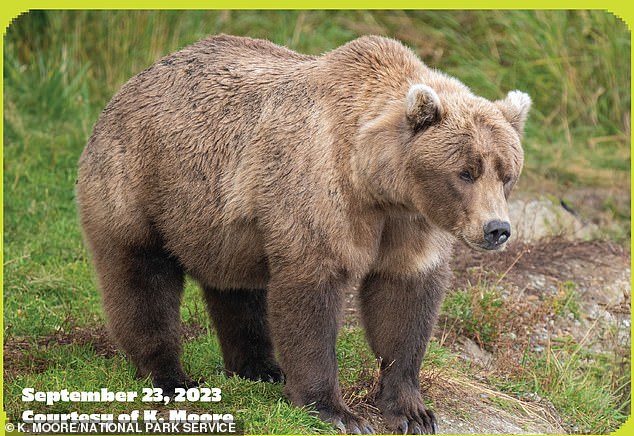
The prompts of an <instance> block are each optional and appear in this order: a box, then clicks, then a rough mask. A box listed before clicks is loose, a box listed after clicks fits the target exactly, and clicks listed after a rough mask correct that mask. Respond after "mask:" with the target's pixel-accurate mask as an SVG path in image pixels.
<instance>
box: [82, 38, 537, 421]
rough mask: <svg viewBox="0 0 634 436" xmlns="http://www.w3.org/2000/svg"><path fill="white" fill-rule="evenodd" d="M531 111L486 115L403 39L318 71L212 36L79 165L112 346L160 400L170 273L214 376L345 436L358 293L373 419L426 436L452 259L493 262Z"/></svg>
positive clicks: (98, 139) (152, 86)
mask: <svg viewBox="0 0 634 436" xmlns="http://www.w3.org/2000/svg"><path fill="white" fill-rule="evenodd" d="M529 106H530V98H529V97H528V96H527V95H526V94H524V93H521V92H518V91H513V92H510V93H509V94H508V96H507V97H506V98H505V99H503V100H500V101H496V102H490V101H488V100H485V99H483V98H481V97H477V96H475V95H473V94H472V93H471V92H470V91H469V89H468V88H467V87H466V86H464V85H463V84H462V83H460V82H459V81H458V80H456V79H453V78H451V77H448V76H446V75H444V74H442V73H440V72H438V71H435V70H432V69H430V68H428V67H426V66H425V65H424V64H423V63H422V62H421V61H420V60H419V59H418V58H417V57H416V56H415V55H414V54H413V53H412V52H411V51H410V50H409V49H407V48H405V47H404V46H403V45H401V44H400V43H399V42H397V41H394V40H391V39H387V38H382V37H376V36H369V37H363V38H359V39H357V40H355V41H352V42H350V43H348V44H346V45H344V46H342V47H340V48H338V49H336V50H333V51H331V52H329V53H326V54H324V55H323V56H317V57H314V56H305V55H301V54H298V53H295V52H293V51H290V50H288V49H286V48H283V47H279V46H277V45H274V44H272V43H270V42H267V41H262V40H255V39H249V38H238V37H232V36H214V37H210V38H207V39H204V40H202V41H200V42H198V43H196V44H193V45H191V46H189V47H187V48H184V49H183V50H180V51H179V52H176V53H174V54H172V55H170V56H167V57H165V58H163V59H162V60H160V61H158V62H157V63H156V64H154V65H153V66H151V67H150V68H148V69H147V70H145V71H143V72H142V73H140V74H138V75H137V76H135V77H133V78H132V79H131V80H130V81H129V82H128V83H126V84H125V85H124V86H123V88H122V89H121V91H120V92H119V93H118V94H117V95H116V96H115V97H114V98H113V99H112V101H111V102H110V103H109V104H108V106H107V107H106V109H105V110H104V112H103V113H102V115H101V117H100V119H99V120H98V121H97V123H96V125H95V128H94V132H93V134H92V136H91V138H90V140H89V142H88V145H87V146H86V148H85V150H84V152H83V155H82V157H81V160H80V171H79V180H78V184H77V195H78V201H79V210H80V218H81V224H82V226H83V230H84V233H85V237H86V240H87V242H88V245H89V248H90V251H91V253H92V258H93V261H94V264H95V267H96V271H97V275H98V278H99V283H100V287H101V290H102V295H103V302H104V306H105V311H106V314H107V318H108V322H109V328H110V331H111V334H112V336H113V338H114V339H115V340H116V342H117V343H118V344H119V346H120V347H121V348H122V349H123V350H125V351H126V353H127V354H128V355H129V356H130V358H131V359H132V360H133V361H134V363H135V364H136V366H137V367H138V370H139V374H140V375H141V376H145V375H148V374H149V375H151V377H152V379H153V381H154V383H155V385H157V386H160V387H163V388H165V389H166V390H168V391H170V390H173V389H174V387H176V386H182V385H191V384H192V380H191V379H190V378H189V377H188V376H187V375H186V374H185V372H184V371H183V369H182V366H181V362H180V357H181V322H180V312H179V307H180V303H181V294H182V289H183V276H184V274H189V275H190V276H191V277H193V278H194V279H195V280H197V281H198V283H200V285H201V286H202V288H203V289H204V295H205V298H206V301H207V303H208V309H209V314H210V316H211V319H212V320H213V324H214V326H215V328H216V331H217V334H218V337H219V339H220V343H221V346H222V351H223V355H224V362H225V368H226V371H227V373H228V374H237V375H240V376H243V377H247V378H250V379H254V380H260V379H261V380H271V381H282V380H283V379H284V378H285V380H286V393H287V395H288V397H289V398H290V399H291V401H292V402H293V403H294V404H296V405H299V406H301V405H308V404H311V405H312V407H313V408H314V409H316V410H317V411H318V412H319V413H320V416H321V417H322V418H323V419H326V420H330V421H331V422H333V423H334V424H335V425H337V426H339V427H340V428H341V429H342V430H344V429H345V431H348V432H370V431H372V428H371V427H370V426H369V425H368V423H367V422H366V421H365V420H363V419H361V418H359V417H357V416H355V415H354V414H353V413H351V412H350V410H349V408H348V407H347V406H346V405H345V404H344V401H343V400H342V397H341V393H340V389H339V385H338V381H337V361H336V355H335V342H336V338H337V331H338V328H339V325H340V319H341V315H342V309H343V307H342V306H343V302H344V295H345V293H346V292H347V291H350V290H351V289H353V288H355V287H358V292H359V300H360V308H361V314H362V318H363V323H364V325H365V328H366V334H367V338H368V341H369V343H370V345H371V347H372V350H373V351H374V353H375V354H376V356H377V357H378V358H380V359H381V370H382V371H381V379H380V387H379V391H378V395H377V400H376V401H377V405H378V407H380V408H381V410H382V413H383V416H384V418H385V421H386V424H387V425H388V426H389V427H390V428H392V429H394V430H395V431H400V432H405V433H407V432H410V433H420V432H424V433H431V432H433V431H435V427H436V424H435V419H434V416H433V413H432V412H431V411H428V410H427V409H426V408H425V407H424V405H423V400H422V398H421V394H420V390H419V379H418V377H419V369H420V365H421V362H422V359H423V355H424V354H425V348H426V345H427V343H428V341H429V338H430V335H431V332H432V327H433V325H434V322H435V319H436V314H437V311H438V307H439V304H440V302H441V300H442V298H443V294H444V292H445V288H446V286H447V278H448V266H447V260H448V258H449V256H450V252H451V246H452V243H453V242H454V240H456V239H459V240H462V241H464V242H466V243H467V244H468V245H470V246H472V247H474V248H476V249H486V250H492V249H499V248H501V247H503V246H504V244H505V242H506V240H507V239H508V237H509V236H510V226H509V224H508V214H507V206H506V196H507V195H508V194H509V192H510V190H511V188H512V186H513V185H514V183H515V182H516V180H517V178H518V176H519V174H520V170H521V168H522V162H523V153H522V148H521V145H520V137H521V132H522V129H523V124H524V121H525V119H526V116H527V112H528V109H529Z"/></svg>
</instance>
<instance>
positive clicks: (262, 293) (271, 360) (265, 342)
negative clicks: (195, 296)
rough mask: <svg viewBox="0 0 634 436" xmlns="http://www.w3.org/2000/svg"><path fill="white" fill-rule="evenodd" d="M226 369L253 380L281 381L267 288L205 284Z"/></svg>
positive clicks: (210, 312)
mask: <svg viewBox="0 0 634 436" xmlns="http://www.w3.org/2000/svg"><path fill="white" fill-rule="evenodd" d="M205 300H206V301H207V308H208V310H209V315H210V316H211V319H212V321H213V324H214V326H215V328H216V332H217V333H218V338H219V340H220V346H221V348H222V354H223V357H224V363H225V371H226V372H227V374H228V375H239V376H240V377H243V378H246V379H249V380H255V381H258V380H261V381H268V382H281V381H283V380H284V376H283V374H282V372H281V371H280V368H279V366H278V365H277V363H276V362H275V357H274V355H273V345H272V344H271V333H270V328H269V323H268V318H267V304H266V290H263V289H231V290H217V289H214V288H205Z"/></svg>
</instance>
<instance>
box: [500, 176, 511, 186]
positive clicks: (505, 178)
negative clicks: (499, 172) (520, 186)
mask: <svg viewBox="0 0 634 436" xmlns="http://www.w3.org/2000/svg"><path fill="white" fill-rule="evenodd" d="M512 180H513V177H511V176H506V177H504V178H503V179H502V184H503V185H508V184H509V183H511V181H512Z"/></svg>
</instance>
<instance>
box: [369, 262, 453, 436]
mask: <svg viewBox="0 0 634 436" xmlns="http://www.w3.org/2000/svg"><path fill="white" fill-rule="evenodd" d="M447 278H448V271H447V267H445V266H441V267H435V268H433V269H430V270H427V271H425V272H420V273H417V274H410V275H393V274H385V275H382V274H378V273H376V274H371V275H369V276H368V277H366V278H365V280H364V282H363V285H362V287H361V289H360V300H361V311H362V316H363V322H364V324H365V328H366V335H367V337H368V342H369V343H370V346H371V348H372V350H373V351H374V353H375V355H376V357H377V358H380V359H381V375H380V385H379V392H378V396H377V406H378V407H379V408H380V409H381V412H382V414H383V418H384V420H385V423H386V425H387V426H388V428H390V429H391V430H392V431H394V432H398V433H405V434H407V433H409V434H421V433H428V434H430V433H436V418H435V417H434V414H433V413H432V412H431V411H430V410H428V409H426V408H425V406H424V403H423V399H422V396H421V393H420V381H419V372H420V366H421V363H422V361H423V356H424V355H425V350H426V348H427V343H428V342H429V338H430V336H431V333H432V328H433V326H434V324H435V322H436V317H437V314H438V308H439V306H440V302H441V301H442V298H443V296H444V292H445V289H446V282H447Z"/></svg>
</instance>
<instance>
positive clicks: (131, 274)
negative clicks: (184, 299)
mask: <svg viewBox="0 0 634 436" xmlns="http://www.w3.org/2000/svg"><path fill="white" fill-rule="evenodd" d="M93 257H94V262H95V266H96V269H97V273H98V275H99V278H100V282H101V288H102V295H103V301H104V308H105V311H106V315H107V318H108V325H109V329H110V333H111V335H112V337H113V339H114V340H115V341H116V342H117V344H118V345H119V346H120V347H121V348H122V349H123V350H124V351H125V352H126V354H127V355H128V356H129V357H130V358H131V360H132V361H133V362H134V364H135V365H136V367H137V374H138V375H139V376H140V377H145V376H147V375H150V376H151V378H152V381H153V383H154V386H156V387H160V388H163V390H164V392H165V393H171V392H173V390H174V388H176V387H185V386H192V385H194V383H193V382H192V380H191V379H190V378H189V377H188V376H187V375H186V374H185V372H184V371H183V369H182V366H181V362H180V358H181V353H182V346H181V335H182V325H181V319H180V304H181V296H182V291H183V270H182V268H181V266H180V265H179V264H178V262H177V261H176V260H175V259H174V258H172V257H170V256H169V255H168V254H167V253H166V252H165V251H164V250H163V249H162V248H157V247H152V248H131V247H122V246H117V244H115V243H114V242H112V241H109V243H107V244H100V245H97V246H95V249H94V250H93Z"/></svg>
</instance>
